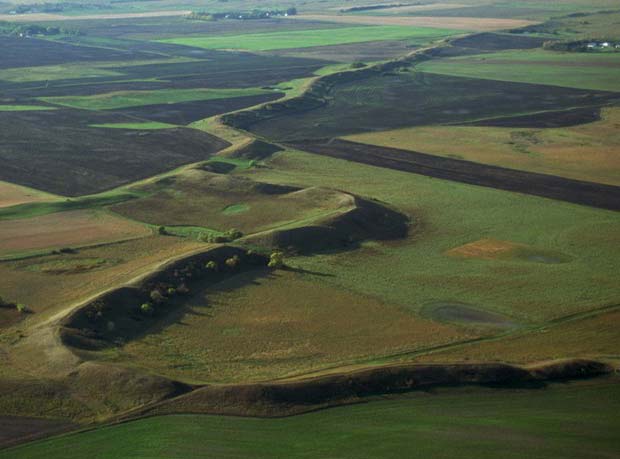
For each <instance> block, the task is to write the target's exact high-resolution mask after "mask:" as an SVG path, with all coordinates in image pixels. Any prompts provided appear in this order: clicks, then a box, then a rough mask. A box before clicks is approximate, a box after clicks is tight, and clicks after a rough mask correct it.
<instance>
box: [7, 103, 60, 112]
mask: <svg viewBox="0 0 620 459" xmlns="http://www.w3.org/2000/svg"><path fill="white" fill-rule="evenodd" d="M42 110H56V108H55V107H46V106H45V105H0V112H31V111H42Z"/></svg>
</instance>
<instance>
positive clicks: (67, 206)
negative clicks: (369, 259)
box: [0, 191, 142, 221]
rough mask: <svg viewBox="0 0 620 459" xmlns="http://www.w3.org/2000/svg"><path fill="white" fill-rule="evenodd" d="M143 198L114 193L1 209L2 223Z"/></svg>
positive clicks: (122, 192)
mask: <svg viewBox="0 0 620 459" xmlns="http://www.w3.org/2000/svg"><path fill="white" fill-rule="evenodd" d="M139 196H142V195H141V194H140V193H137V192H127V191H112V192H109V193H102V194H98V195H92V196H84V197H79V198H72V199H65V200H64V201H52V202H32V203H27V204H19V205H16V206H11V207H5V208H3V209H0V221H2V220H15V219H20V218H31V217H38V216H41V215H47V214H51V213H55V212H64V211H67V210H79V209H96V208H100V207H105V206H110V205H113V204H119V203H121V202H125V201H128V200H130V199H135V198H137V197H139Z"/></svg>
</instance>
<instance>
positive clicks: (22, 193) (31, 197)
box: [0, 182, 55, 208]
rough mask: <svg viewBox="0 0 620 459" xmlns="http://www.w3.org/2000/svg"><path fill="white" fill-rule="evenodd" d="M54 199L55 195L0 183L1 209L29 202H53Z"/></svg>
mask: <svg viewBox="0 0 620 459" xmlns="http://www.w3.org/2000/svg"><path fill="white" fill-rule="evenodd" d="M54 198H55V196H54V195H51V194H47V193H44V192H42V191H37V190H33V189H30V188H26V187H22V186H19V185H14V184H12V183H8V182H0V208H2V207H9V206H16V205H18V204H25V203H27V202H43V201H51V200H53V199H54Z"/></svg>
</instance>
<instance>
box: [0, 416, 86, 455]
mask: <svg viewBox="0 0 620 459" xmlns="http://www.w3.org/2000/svg"><path fill="white" fill-rule="evenodd" d="M77 427H78V426H77V424H73V423H71V422H68V421H66V420H60V419H45V418H33V417H22V416H0V449H1V448H8V447H9V446H14V445H17V444H19V443H25V442H28V441H33V440H37V439H40V438H43V437H49V436H51V435H57V434H60V433H64V432H69V431H71V430H74V429H76V428H77Z"/></svg>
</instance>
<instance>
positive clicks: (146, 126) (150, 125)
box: [90, 121, 177, 131]
mask: <svg viewBox="0 0 620 459" xmlns="http://www.w3.org/2000/svg"><path fill="white" fill-rule="evenodd" d="M90 126H91V127H95V128H105V129H137V130H143V131H154V130H157V129H172V128H175V127H177V126H176V125H174V124H169V123H158V122H157V121H151V122H147V123H107V124H91V125H90Z"/></svg>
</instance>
